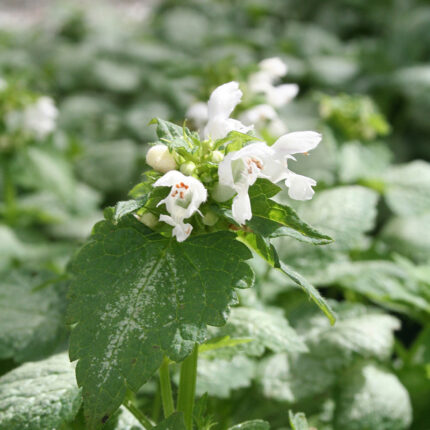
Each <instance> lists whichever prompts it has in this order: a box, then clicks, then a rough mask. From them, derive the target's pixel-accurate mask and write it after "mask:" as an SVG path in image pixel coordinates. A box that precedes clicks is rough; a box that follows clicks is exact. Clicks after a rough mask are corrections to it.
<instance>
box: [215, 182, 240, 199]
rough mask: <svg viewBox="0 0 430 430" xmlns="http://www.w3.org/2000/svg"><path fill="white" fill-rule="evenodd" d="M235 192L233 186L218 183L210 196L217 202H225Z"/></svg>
mask: <svg viewBox="0 0 430 430" xmlns="http://www.w3.org/2000/svg"><path fill="white" fill-rule="evenodd" d="M235 192H236V191H234V190H233V188H230V187H228V186H227V185H221V184H220V183H218V184H216V185H215V187H214V189H213V191H212V198H213V199H214V200H216V201H217V202H225V201H227V200H230V199H231V198H232V197H233V196H234V194H235Z"/></svg>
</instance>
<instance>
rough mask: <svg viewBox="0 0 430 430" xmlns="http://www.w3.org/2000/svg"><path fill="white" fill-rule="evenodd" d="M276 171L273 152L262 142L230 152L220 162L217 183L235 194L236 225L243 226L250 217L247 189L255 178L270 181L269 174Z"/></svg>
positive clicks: (234, 212)
mask: <svg viewBox="0 0 430 430" xmlns="http://www.w3.org/2000/svg"><path fill="white" fill-rule="evenodd" d="M271 167H272V168H273V169H271ZM276 169H277V166H276V165H274V163H273V151H272V150H271V149H270V147H269V146H267V145H266V144H265V143H263V142H259V143H252V144H251V145H248V146H245V147H244V148H242V149H240V150H239V151H234V152H230V153H229V154H227V155H226V157H225V158H224V160H223V161H221V163H220V164H219V167H218V176H219V183H220V185H221V186H227V187H230V188H232V189H233V190H234V191H236V193H237V195H236V196H235V198H234V199H233V205H232V212H233V218H234V219H235V221H236V222H237V223H239V224H244V223H245V221H247V220H250V219H251V217H252V212H251V202H250V200H249V196H248V189H249V187H250V186H251V185H253V184H254V183H255V181H256V180H257V178H268V179H271V180H272V177H271V175H270V174H271V173H272V171H273V172H274V171H275V170H276ZM269 171H270V172H269ZM279 173H281V172H279ZM269 176H270V177H269Z"/></svg>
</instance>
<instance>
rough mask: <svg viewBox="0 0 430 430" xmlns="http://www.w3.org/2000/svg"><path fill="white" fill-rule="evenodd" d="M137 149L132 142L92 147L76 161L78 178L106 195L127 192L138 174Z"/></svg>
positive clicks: (101, 144) (114, 142)
mask: <svg viewBox="0 0 430 430" xmlns="http://www.w3.org/2000/svg"><path fill="white" fill-rule="evenodd" d="M137 160H138V149H137V146H136V144H135V143H134V142H133V141H132V140H119V141H113V142H104V143H100V144H97V145H91V146H89V147H88V148H86V151H85V153H84V155H83V156H82V157H81V158H80V159H78V160H77V163H76V168H77V172H78V174H79V176H80V177H81V178H82V179H83V180H84V181H85V182H86V183H88V184H89V185H91V186H92V187H94V188H96V189H97V190H100V191H103V192H112V191H124V190H128V188H129V187H130V184H131V183H133V180H134V178H135V176H136V173H137Z"/></svg>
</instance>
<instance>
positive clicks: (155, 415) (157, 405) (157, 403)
mask: <svg viewBox="0 0 430 430" xmlns="http://www.w3.org/2000/svg"><path fill="white" fill-rule="evenodd" d="M160 412H161V394H160V384H158V386H157V392H156V393H155V398H154V403H153V404H152V419H153V421H155V422H158V420H159V418H160Z"/></svg>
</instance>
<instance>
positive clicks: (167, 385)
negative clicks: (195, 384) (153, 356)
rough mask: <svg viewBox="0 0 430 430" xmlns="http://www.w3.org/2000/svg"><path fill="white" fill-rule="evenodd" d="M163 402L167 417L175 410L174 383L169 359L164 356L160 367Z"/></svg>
mask: <svg viewBox="0 0 430 430" xmlns="http://www.w3.org/2000/svg"><path fill="white" fill-rule="evenodd" d="M159 372H160V389H161V402H162V404H163V411H164V417H165V418H167V417H169V416H170V415H172V414H173V412H174V411H175V406H174V404H173V395H172V383H171V382H170V373H169V360H168V359H167V357H164V360H163V363H162V365H161V367H160V371H159Z"/></svg>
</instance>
